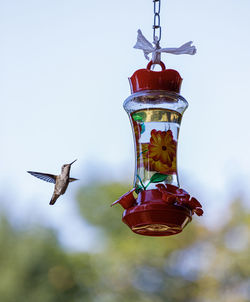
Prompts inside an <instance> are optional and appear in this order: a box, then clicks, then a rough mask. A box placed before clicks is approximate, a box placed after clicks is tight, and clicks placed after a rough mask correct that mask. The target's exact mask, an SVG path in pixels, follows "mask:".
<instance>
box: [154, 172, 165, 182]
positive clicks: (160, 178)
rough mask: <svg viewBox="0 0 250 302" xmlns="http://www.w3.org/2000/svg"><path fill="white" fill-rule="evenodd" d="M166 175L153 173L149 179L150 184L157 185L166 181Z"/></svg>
mask: <svg viewBox="0 0 250 302" xmlns="http://www.w3.org/2000/svg"><path fill="white" fill-rule="evenodd" d="M167 177H168V175H165V174H161V173H155V174H154V175H152V176H151V178H150V183H157V182H161V181H164V180H166V178H167Z"/></svg>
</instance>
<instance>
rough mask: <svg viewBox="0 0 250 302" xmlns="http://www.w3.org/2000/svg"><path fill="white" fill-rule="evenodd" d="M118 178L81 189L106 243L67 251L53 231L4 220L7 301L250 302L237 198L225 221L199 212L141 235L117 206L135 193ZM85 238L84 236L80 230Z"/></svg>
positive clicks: (243, 218) (243, 222) (0, 286)
mask: <svg viewBox="0 0 250 302" xmlns="http://www.w3.org/2000/svg"><path fill="white" fill-rule="evenodd" d="M128 189H129V188H128V187H127V186H126V185H124V184H119V183H112V184H103V185H98V186H88V187H84V188H82V189H81V190H80V191H79V193H78V196H77V199H78V202H79V209H80V211H81V213H82V216H83V218H84V219H85V220H86V221H88V222H89V223H90V224H92V225H93V226H95V227H99V228H100V230H101V232H100V235H99V236H100V237H97V238H96V240H97V241H98V240H101V242H102V243H103V246H102V248H101V249H100V250H97V251H93V253H86V252H85V253H67V252H66V251H64V250H63V249H62V248H61V246H60V245H59V244H58V241H57V238H56V234H54V233H53V232H52V231H51V230H46V229H39V228H33V229H32V230H31V231H21V230H16V229H14V228H13V227H11V225H10V224H9V223H8V221H7V220H6V218H4V217H2V218H1V223H0V240H1V250H0V265H1V277H0V278H1V282H0V297H1V298H0V301H1V302H13V301H18V302H24V301H25V302H31V301H32V302H40V301H41V302H52V301H53V302H55V301H58V302H63V301H70V302H78V301H85V302H117V301H119V302H130V301H138V302H149V301H150V302H151V301H154V302H163V301H164V302H168V301H169V302H170V301H171V302H180V301H181V302H183V301H188V302H213V301H222V302H224V301H225V302H236V301H237V302H246V301H250V253H249V249H250V235H249V234H250V213H249V212H247V211H246V210H245V209H244V206H243V204H242V202H241V201H240V200H236V201H234V202H232V206H231V217H230V219H228V218H226V217H225V214H224V213H221V218H222V219H225V221H226V223H225V224H224V226H223V227H221V228H219V229H215V230H213V231H212V230H209V229H207V228H205V227H204V226H203V225H201V224H200V223H199V222H198V221H199V220H202V218H197V217H195V218H194V221H193V222H192V223H191V224H190V225H188V226H187V227H186V229H185V230H184V232H183V233H181V234H179V235H176V236H172V237H162V238H154V237H146V236H140V235H135V234H134V233H133V232H131V231H130V230H129V228H128V227H127V226H126V225H125V224H123V223H122V222H121V215H122V209H121V207H119V206H118V205H117V206H116V207H114V208H110V204H111V203H112V202H113V201H114V200H116V199H118V198H119V197H120V196H121V195H122V194H123V193H125V192H127V191H128ZM74 236H81V234H74Z"/></svg>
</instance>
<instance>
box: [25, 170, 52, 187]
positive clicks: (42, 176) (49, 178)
mask: <svg viewBox="0 0 250 302" xmlns="http://www.w3.org/2000/svg"><path fill="white" fill-rule="evenodd" d="M27 172H28V173H29V174H31V175H33V176H35V177H37V178H40V179H42V180H44V181H47V182H52V183H53V184H55V183H56V175H53V174H48V173H40V172H33V171H27Z"/></svg>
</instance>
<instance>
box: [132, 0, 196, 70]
mask: <svg viewBox="0 0 250 302" xmlns="http://www.w3.org/2000/svg"><path fill="white" fill-rule="evenodd" d="M153 2H154V25H153V44H151V43H150V42H149V41H148V40H147V39H146V38H145V37H144V36H143V34H142V32H141V30H140V29H139V30H138V35H137V41H136V44H135V46H134V48H136V49H141V50H142V51H143V53H144V56H145V58H146V59H147V60H150V58H149V54H150V53H151V54H152V63H153V64H161V53H171V54H175V55H182V54H188V55H194V54H195V53H196V48H195V46H194V45H192V44H193V42H192V41H189V42H187V43H185V44H183V45H181V46H180V47H177V48H176V47H174V48H173V47H171V48H161V47H160V40H161V19H160V12H161V0H153Z"/></svg>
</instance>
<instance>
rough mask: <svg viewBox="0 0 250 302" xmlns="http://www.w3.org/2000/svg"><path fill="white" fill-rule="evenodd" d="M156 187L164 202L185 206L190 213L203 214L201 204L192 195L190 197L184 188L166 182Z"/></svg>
mask: <svg viewBox="0 0 250 302" xmlns="http://www.w3.org/2000/svg"><path fill="white" fill-rule="evenodd" d="M156 187H157V188H158V190H159V191H160V192H161V193H162V200H164V201H166V203H172V204H177V205H180V206H183V207H186V208H188V209H189V210H191V211H192V214H194V213H195V214H196V215H198V216H201V215H203V210H202V209H201V208H202V205H201V204H200V203H199V201H198V200H197V199H196V198H194V197H192V198H191V199H190V195H189V194H188V193H187V192H186V191H185V190H183V189H179V188H178V187H176V186H173V185H170V184H167V185H166V186H165V185H163V184H158V185H156Z"/></svg>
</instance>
